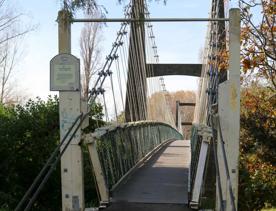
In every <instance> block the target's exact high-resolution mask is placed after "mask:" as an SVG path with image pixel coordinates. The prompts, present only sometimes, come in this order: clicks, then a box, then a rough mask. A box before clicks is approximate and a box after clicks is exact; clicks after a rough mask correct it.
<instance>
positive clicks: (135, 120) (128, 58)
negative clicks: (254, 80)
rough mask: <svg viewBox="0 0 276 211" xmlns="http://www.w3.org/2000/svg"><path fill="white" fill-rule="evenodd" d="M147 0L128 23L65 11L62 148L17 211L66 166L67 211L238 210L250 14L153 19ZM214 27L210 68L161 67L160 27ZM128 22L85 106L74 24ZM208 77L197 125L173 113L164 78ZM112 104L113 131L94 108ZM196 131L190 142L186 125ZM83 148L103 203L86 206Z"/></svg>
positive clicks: (58, 77)
mask: <svg viewBox="0 0 276 211" xmlns="http://www.w3.org/2000/svg"><path fill="white" fill-rule="evenodd" d="M149 15H150V12H149V11H148V8H147V4H146V3H145V2H144V0H136V1H131V2H130V3H129V5H128V6H127V7H126V8H125V11H124V16H125V17H124V18H121V19H106V18H100V19H77V18H74V17H73V18H72V14H71V12H70V11H69V10H61V11H60V12H59V15H58V23H59V54H58V55H57V56H55V57H54V58H53V59H52V60H51V63H50V66H51V90H55V91H59V100H60V105H59V107H60V109H59V111H60V144H59V145H58V146H57V148H56V149H55V150H54V151H53V153H52V154H51V155H50V156H49V159H48V161H47V162H46V163H45V166H44V167H43V168H42V169H41V171H40V173H39V174H38V175H37V177H36V179H35V180H34V182H33V184H32V185H31V186H30V188H29V189H28V190H27V191H26V194H25V195H24V196H23V197H22V200H21V201H20V202H19V203H18V206H17V208H16V210H31V209H32V208H33V207H34V206H35V201H36V198H37V196H38V195H39V194H40V192H41V190H42V189H43V187H44V186H45V185H47V180H48V179H49V177H50V176H51V174H52V172H53V171H54V170H55V168H56V166H57V165H58V164H59V163H60V164H61V181H62V187H57V188H61V190H62V197H61V198H62V210H63V211H80V210H86V211H89V210H90V211H92V210H97V209H106V210H107V211H113V210H118V211H119V210H120V211H123V210H133V211H135V210H141V211H146V210H151V211H152V210H153V211H155V210H156V211H157V210H158V211H162V210H171V211H180V210H183V211H185V210H191V209H211V210H227V211H228V210H232V211H235V210H237V209H238V208H237V202H238V159H239V115H240V113H239V112H240V81H239V80H240V73H239V70H240V59H239V55H240V11H239V9H237V8H230V9H229V10H228V6H227V1H224V0H212V1H211V11H210V17H206V18H150V16H149ZM188 21H189V22H191V21H193V22H195V24H196V22H199V21H205V22H208V30H207V33H206V43H205V49H204V56H203V60H202V63H201V64H160V63H159V55H158V52H157V46H156V42H155V39H154V38H155V35H154V33H153V24H154V22H182V23H183V27H185V22H188ZM78 22H86V23H90V24H98V23H100V22H121V27H120V29H119V30H118V33H117V37H116V38H115V41H114V43H113V45H112V48H111V51H110V53H109V54H108V55H107V57H106V60H105V63H104V65H103V66H102V69H101V70H100V71H99V72H98V75H97V76H96V79H95V81H94V82H93V84H92V87H91V88H90V92H89V95H88V96H87V97H85V98H84V99H82V97H81V87H80V68H79V59H77V58H76V57H75V56H73V55H71V24H72V23H78ZM166 75H188V76H196V77H198V78H199V87H198V93H197V100H196V102H181V103H180V102H174V105H175V103H176V104H177V106H178V108H179V106H194V107H195V113H194V120H193V122H192V123H187V122H186V123H185V122H183V121H182V120H181V115H180V114H179V111H180V109H177V113H176V114H173V113H172V110H171V107H170V106H169V96H168V93H167V92H166V87H165V83H164V76H166ZM97 103H98V104H99V103H100V104H101V105H102V106H103V110H104V114H105V117H106V119H105V121H104V126H102V127H98V128H97V129H96V130H91V129H89V128H90V127H91V124H95V125H97V121H98V119H97V118H98V117H96V116H95V115H94V114H93V105H95V104H97ZM186 125H192V131H191V134H192V135H191V138H190V140H183V136H182V135H183V132H182V127H185V126H186ZM83 148H87V149H88V152H89V155H90V161H91V164H92V165H91V166H92V168H91V174H90V175H89V176H90V177H93V178H94V181H95V184H96V188H97V191H98V198H99V205H97V208H96V207H94V208H92V207H88V206H87V203H86V201H85V194H84V180H85V176H87V175H84V173H83V158H82V154H83Z"/></svg>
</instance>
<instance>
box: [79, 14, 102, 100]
mask: <svg viewBox="0 0 276 211" xmlns="http://www.w3.org/2000/svg"><path fill="white" fill-rule="evenodd" d="M89 16H93V17H94V18H95V17H101V14H100V13H99V12H98V11H94V12H93V13H92V14H90V15H89ZM101 29H102V24H101V23H95V22H94V23H85V25H84V27H83V29H82V31H81V37H80V49H81V52H80V53H81V59H82V64H83V68H82V76H83V77H82V91H83V97H84V98H87V97H88V92H89V84H90V82H91V79H92V76H93V75H94V74H95V73H96V72H97V71H98V70H99V68H100V59H101V50H100V45H99V44H100V41H101Z"/></svg>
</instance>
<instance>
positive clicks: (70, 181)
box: [58, 10, 84, 211]
mask: <svg viewBox="0 0 276 211" xmlns="http://www.w3.org/2000/svg"><path fill="white" fill-rule="evenodd" d="M58 42H59V53H68V54H70V53H71V23H70V14H69V12H68V11H65V10H61V11H59V13H58ZM80 99H81V93H80V90H76V91H60V92H59V119H60V120H59V121H60V139H61V140H62V138H63V137H64V136H65V134H66V132H67V131H68V129H69V127H70V126H71V125H72V123H73V122H74V120H75V119H76V118H77V116H79V115H80V111H81V103H80ZM80 138H81V131H80V129H79V130H78V131H77V133H76V134H75V136H74V138H73V140H72V142H71V144H70V145H69V146H68V148H67V150H66V151H65V153H64V154H63V156H62V158H61V185H62V210H63V211H82V210H84V189H83V167H82V152H81V147H80V146H79V142H80Z"/></svg>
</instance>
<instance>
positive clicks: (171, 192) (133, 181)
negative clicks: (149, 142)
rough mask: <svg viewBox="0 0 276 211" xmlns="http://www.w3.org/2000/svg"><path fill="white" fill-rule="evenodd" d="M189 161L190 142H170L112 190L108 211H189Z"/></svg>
mask: <svg viewBox="0 0 276 211" xmlns="http://www.w3.org/2000/svg"><path fill="white" fill-rule="evenodd" d="M189 162H190V142H189V141H187V140H186V141H183V140H177V141H173V142H170V143H169V144H168V145H166V146H165V147H163V148H162V149H161V150H160V151H159V152H157V153H156V154H155V155H153V156H152V157H151V158H150V159H149V160H148V161H147V162H146V163H145V164H144V165H143V166H141V167H140V168H139V169H138V170H137V171H136V172H135V173H134V174H133V175H132V176H131V177H130V178H129V179H128V180H127V181H126V182H125V184H122V185H121V186H120V187H119V188H118V190H117V191H115V192H114V193H113V197H112V202H113V203H112V205H111V206H110V207H109V208H108V210H130V209H131V210H136V209H137V210H175V211H178V210H187V208H185V204H187V202H188V196H187V190H188V187H187V186H188V168H189ZM116 207H117V208H116Z"/></svg>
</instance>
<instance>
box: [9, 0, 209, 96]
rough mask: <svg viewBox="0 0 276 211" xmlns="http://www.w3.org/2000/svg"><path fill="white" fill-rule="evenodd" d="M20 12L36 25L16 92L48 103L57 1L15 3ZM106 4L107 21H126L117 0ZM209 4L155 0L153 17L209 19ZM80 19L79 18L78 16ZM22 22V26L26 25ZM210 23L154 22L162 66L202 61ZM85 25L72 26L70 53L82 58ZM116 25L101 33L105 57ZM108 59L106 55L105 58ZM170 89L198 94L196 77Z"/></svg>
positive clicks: (169, 81)
mask: <svg viewBox="0 0 276 211" xmlns="http://www.w3.org/2000/svg"><path fill="white" fill-rule="evenodd" d="M11 2H13V4H14V6H15V8H16V10H17V11H18V12H20V13H23V14H24V21H23V22H24V24H25V25H32V26H34V30H33V31H31V32H30V33H29V34H28V35H26V37H25V38H24V42H23V44H22V46H23V49H24V50H23V53H22V58H21V60H20V62H19V63H18V65H17V67H16V74H17V77H16V81H17V84H18V85H17V88H18V89H19V90H20V91H22V92H23V93H26V94H27V95H28V96H29V97H36V96H39V97H41V98H43V99H45V98H46V97H47V96H48V95H49V94H56V93H55V92H50V91H49V77H50V75H49V71H50V69H49V62H50V60H51V58H52V57H54V56H55V55H56V54H57V53H58V43H57V36H58V34H57V27H58V25H57V22H56V18H57V13H58V10H59V8H60V3H59V1H58V0H47V1H38V0H12V1H11ZM98 2H99V4H102V5H104V6H105V8H106V9H107V11H108V14H107V15H106V16H107V17H108V18H112V17H114V18H115V17H116V18H118V17H123V5H120V4H118V3H117V1H115V0H99V1H98ZM210 2H211V0H210V1H206V0H193V1H190V0H168V1H167V4H166V5H164V4H163V3H161V2H159V3H156V2H154V1H151V2H150V3H149V10H150V13H151V17H158V18H166V17H179V18H186V17H187V18H195V17H198V18H200V17H202V18H204V17H208V13H209V10H210ZM77 18H81V14H78V16H77ZM24 24H23V23H22V25H24ZM206 25H207V24H206V23H199V22H196V23H195V22H193V23H153V30H154V34H155V37H156V43H157V47H158V53H159V57H160V63H200V59H199V57H200V56H199V55H200V51H201V49H202V48H203V47H204V41H205V34H206ZM82 26H83V25H82V24H80V23H74V24H73V25H72V54H73V55H75V56H77V57H80V54H79V51H80V49H79V35H80V30H81V28H82ZM118 29H119V24H118V23H108V24H107V25H106V27H104V30H103V41H102V44H101V45H102V49H103V55H107V54H108V52H109V51H110V49H111V46H112V43H113V42H114V40H115V38H116V33H117V30H118ZM103 58H105V56H103ZM165 84H166V88H167V90H168V91H177V90H196V89H197V78H196V77H185V76H168V77H165Z"/></svg>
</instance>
